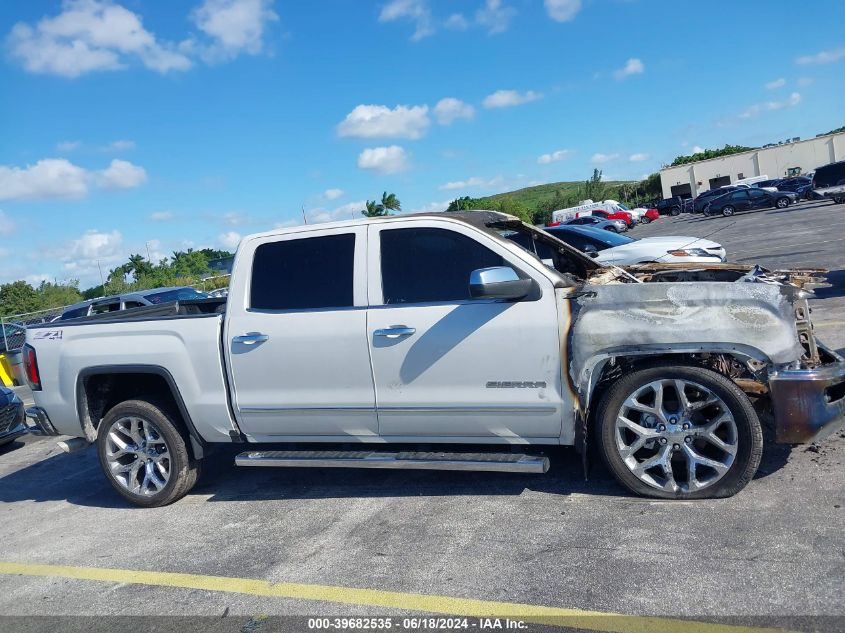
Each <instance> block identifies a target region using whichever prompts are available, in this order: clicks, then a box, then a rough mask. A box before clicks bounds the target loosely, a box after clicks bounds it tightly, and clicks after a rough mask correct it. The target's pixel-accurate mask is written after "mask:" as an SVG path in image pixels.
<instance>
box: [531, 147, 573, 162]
mask: <svg viewBox="0 0 845 633" xmlns="http://www.w3.org/2000/svg"><path fill="white" fill-rule="evenodd" d="M574 153H575V150H571V149H559V150H556V151H554V152H552V153H550V154H541V155H540V156H538V157H537V163H538V164H539V165H548V164H549V163H557V162H558V161H562V160H563V159H564V158H569V157H570V156H571V155H572V154H574Z"/></svg>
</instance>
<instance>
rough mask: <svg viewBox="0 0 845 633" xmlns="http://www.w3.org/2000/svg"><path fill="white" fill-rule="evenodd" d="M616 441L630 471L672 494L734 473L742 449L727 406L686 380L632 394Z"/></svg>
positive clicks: (620, 415) (668, 381) (656, 384)
mask: <svg viewBox="0 0 845 633" xmlns="http://www.w3.org/2000/svg"><path fill="white" fill-rule="evenodd" d="M614 438H615V444H616V449H617V450H618V451H619V456H620V457H621V458H622V461H623V462H624V463H625V465H626V466H627V467H628V469H629V470H630V471H631V472H632V473H633V474H634V475H635V476H636V477H637V478H638V479H640V480H641V481H642V482H644V483H646V484H648V485H649V486H652V487H653V488H658V489H660V490H665V491H667V492H684V493H687V492H694V491H696V490H702V489H703V488H707V487H709V486H712V485H713V484H714V483H716V482H717V481H719V480H720V479H721V478H722V477H723V476H724V475H725V474H726V473H727V472H728V471H729V470H730V468H731V466H732V465H733V463H734V458H735V457H736V453H737V449H738V433H737V427H736V422H735V421H734V418H733V415H732V414H731V411H730V409H729V408H728V406H727V405H726V404H725V402H724V401H723V400H722V399H721V398H719V397H718V396H717V395H715V394H714V393H713V392H712V391H710V390H709V389H707V388H705V387H703V386H702V385H700V384H698V383H695V382H692V381H689V380H681V379H663V380H656V381H654V382H650V383H648V384H646V385H643V386H642V387H639V388H638V389H637V390H636V391H634V393H632V394H631V395H630V396H628V397H627V398H626V399H625V401H624V402H623V404H622V406H621V408H620V409H619V413H618V414H617V416H616V422H615V429H614Z"/></svg>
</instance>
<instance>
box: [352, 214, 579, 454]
mask: <svg viewBox="0 0 845 633" xmlns="http://www.w3.org/2000/svg"><path fill="white" fill-rule="evenodd" d="M369 245H370V247H369V248H370V250H369V280H370V283H369V290H368V292H369V302H370V308H369V310H368V315H369V316H368V328H367V333H368V340H369V344H370V346H371V354H372V362H373V374H374V377H375V385H376V400H377V406H378V417H379V434H380V435H381V436H382V437H386V438H392V441H396V439H397V438H399V439H405V440H407V441H411V438H418V439H419V440H421V441H424V440H425V439H434V438H441V440H440V441H443V439H442V438H450V439H455V440H458V438H461V437H463V438H495V439H496V440H497V441H500V442H502V441H503V442H511V443H520V441H522V439H521V438H549V441H550V442H555V441H557V439H558V438H559V436H560V433H561V419H562V416H563V415H566V414H565V413H564V411H568V415H570V416H571V415H572V410H573V409H572V407H573V405H572V400H571V399H570V398H569V396H568V395H567V396H563V395H562V393H561V358H560V356H561V339H560V336H559V332H558V323H559V321H558V312H557V306H556V302H555V294H554V287H553V284H552V283H551V281H550V280H549V278H548V277H547V276H546V275H544V274H542V273H541V272H540V270H542V269H543V266H542V264H541V263H540V262H539V261H536V262H534V263H531V264H527V262H523V261H521V260H520V258H519V257H518V256H516V255H514V254H513V253H512V252H511V251H510V249H511V248H516V247H515V246H510V245H508V246H504V245H502V244H501V243H499V240H498V239H496V238H494V237H492V236H488V235H486V234H484V233H482V232H480V231H478V230H477V229H474V228H473V227H471V226H469V225H466V224H464V223H456V222H445V221H441V220H431V219H425V220H417V221H413V222H411V221H408V222H405V223H403V224H402V225H401V226H399V225H397V224H395V223H390V222H386V223H381V224H375V225H371V226H370V240H369ZM526 257H528V255H526ZM491 266H509V267H511V268H513V269H514V270H516V271H517V272H518V274H519V275H520V276H530V277H531V278H533V279H535V281H537V283H538V286H539V292H538V293H537V295H536V296H534V297H531V298H530V299H527V300H522V301H515V302H504V301H497V300H491V299H472V298H470V295H469V277H470V273H471V272H472V271H473V270H477V269H480V268H487V267H491ZM566 321H567V323H566V326H565V327H566V328H568V316H567V317H566ZM564 331H566V330H564ZM567 394H568V392H567Z"/></svg>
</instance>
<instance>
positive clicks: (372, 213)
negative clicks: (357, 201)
mask: <svg viewBox="0 0 845 633" xmlns="http://www.w3.org/2000/svg"><path fill="white" fill-rule="evenodd" d="M361 215H363V216H364V217H365V218H378V217H381V216H383V215H387V211H386V210H385V209H384V207H383V206H381V204H380V203H378V202H376V201H375V200H367V207H366V208H365V209H364V210H363V211H361Z"/></svg>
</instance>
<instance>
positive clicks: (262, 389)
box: [224, 226, 378, 441]
mask: <svg viewBox="0 0 845 633" xmlns="http://www.w3.org/2000/svg"><path fill="white" fill-rule="evenodd" d="M366 251H367V245H366V227H363V226H358V227H349V228H342V227H341V228H332V229H320V230H316V231H315V230H313V229H312V230H306V231H300V232H293V233H287V234H282V235H277V236H269V237H268V236H264V237H256V238H253V239H250V240H248V241H245V242H244V243H242V244H241V246H240V247H239V256H238V259H237V262H236V264H235V270H234V271H233V277H232V279H233V286H232V289H231V292H230V294H229V303H228V305H227V319H226V328H225V338H224V343H225V345H226V352H227V360H228V368H229V372H230V378H231V383H232V385H233V392H234V393H233V400H234V405H235V413H236V416H237V419H238V423H239V425H240V427H241V429H242V430H243V431H244V432H245V433H247V434H248V435H251V436H253V437H255V438H257V439H263V440H264V441H272V440H273V439H274V438H276V439H278V438H280V437H281V436H296V437H297V438H298V439H303V440H304V439H305V438H307V437H309V436H314V437H319V438H325V437H326V436H338V437H339V438H343V437H345V436H375V435H377V434H378V425H377V419H376V413H375V392H374V388H373V380H372V370H371V367H370V356H369V346H368V344H367V333H366V316H367V314H366V304H367V296H366Z"/></svg>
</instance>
